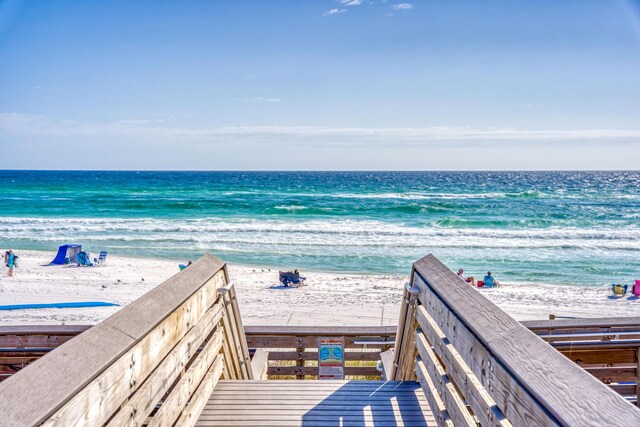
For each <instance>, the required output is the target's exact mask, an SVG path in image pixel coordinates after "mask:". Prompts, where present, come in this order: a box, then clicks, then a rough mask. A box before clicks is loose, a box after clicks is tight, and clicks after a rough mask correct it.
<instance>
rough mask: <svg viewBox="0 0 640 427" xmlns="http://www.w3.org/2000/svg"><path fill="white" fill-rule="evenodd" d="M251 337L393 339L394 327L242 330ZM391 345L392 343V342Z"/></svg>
mask: <svg viewBox="0 0 640 427" xmlns="http://www.w3.org/2000/svg"><path fill="white" fill-rule="evenodd" d="M244 330H245V333H246V335H247V337H251V336H294V337H298V336H316V337H334V336H335V337H338V336H342V337H367V336H370V337H376V338H377V337H393V336H395V334H396V326H338V325H336V326H331V327H327V326H253V325H248V326H245V328H244ZM392 343H393V342H392Z"/></svg>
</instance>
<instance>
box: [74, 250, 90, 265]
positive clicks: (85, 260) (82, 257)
mask: <svg viewBox="0 0 640 427" xmlns="http://www.w3.org/2000/svg"><path fill="white" fill-rule="evenodd" d="M76 261H78V266H82V267H93V263H92V262H91V260H89V255H87V253H86V252H79V253H78V254H77V255H76Z"/></svg>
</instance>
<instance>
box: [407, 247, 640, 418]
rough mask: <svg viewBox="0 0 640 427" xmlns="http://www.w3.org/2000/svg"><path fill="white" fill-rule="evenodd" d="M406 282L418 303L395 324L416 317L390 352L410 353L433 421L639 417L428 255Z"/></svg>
mask: <svg viewBox="0 0 640 427" xmlns="http://www.w3.org/2000/svg"><path fill="white" fill-rule="evenodd" d="M411 286H412V287H414V288H418V289H419V297H418V303H417V304H418V305H417V307H416V308H415V310H413V319H408V318H407V317H408V316H410V315H411V310H401V313H404V315H405V317H401V318H400V320H399V324H404V325H413V324H415V323H417V324H418V327H417V329H414V330H415V337H414V341H415V346H411V345H406V344H403V343H401V347H400V348H396V352H400V353H401V354H399V355H397V360H411V361H413V363H414V366H412V368H413V370H414V371H415V373H416V374H417V376H418V379H419V381H420V383H421V385H422V387H423V390H424V392H425V394H426V395H427V398H428V400H429V402H430V404H431V406H432V408H433V409H434V414H436V415H437V416H436V419H437V420H438V423H439V425H449V424H453V425H456V426H458V425H468V426H472V425H475V423H476V422H480V424H482V425H483V426H485V425H502V426H507V425H514V426H529V425H545V426H546V425H564V426H579V425H640V410H638V409H637V408H636V407H634V406H633V405H631V404H629V403H628V402H626V401H625V400H624V399H623V398H622V397H621V396H620V395H618V394H616V393H615V392H614V391H612V390H610V389H609V388H608V387H607V386H606V385H604V384H603V383H602V382H600V381H598V380H597V379H595V378H594V377H593V376H591V375H590V374H589V373H587V372H586V371H585V370H583V369H581V368H580V367H578V366H577V365H576V364H575V363H573V362H571V360H569V359H568V358H566V357H564V356H563V355H561V354H560V353H559V352H557V351H556V350H554V349H553V348H552V347H551V346H549V345H548V344H547V343H545V342H544V341H543V340H542V339H540V338H538V337H537V336H536V335H535V334H534V333H533V332H531V331H529V330H528V329H527V328H525V327H524V326H523V325H522V324H520V323H518V322H516V321H515V320H514V319H512V318H511V317H509V316H508V315H507V314H506V313H504V312H503V311H502V310H500V309H499V308H498V307H497V306H495V305H494V304H493V303H492V302H490V301H489V300H488V299H487V298H486V297H484V296H483V295H482V294H481V293H480V292H477V291H476V290H475V289H473V288H471V287H470V286H468V284H466V283H464V281H462V280H460V278H458V277H457V276H456V275H455V273H453V272H452V271H450V270H449V269H448V268H447V267H445V266H444V265H443V264H442V263H441V262H440V261H438V260H437V259H436V258H435V257H434V256H432V255H429V256H427V257H425V258H423V259H421V260H419V261H417V262H416V263H415V264H414V267H413V272H412V282H411ZM553 322H557V321H553ZM561 322H565V321H564V320H563V321H561ZM584 324H585V325H588V324H589V322H584ZM565 325H566V323H565ZM590 325H591V326H593V324H590ZM627 325H628V323H627ZM542 326H543V328H544V329H546V330H548V329H549V327H550V325H548V324H547V325H542ZM398 335H400V333H398ZM403 335H404V336H406V333H404V334H403ZM416 353H417V356H416V357H415V358H414V357H413V355H414V354H416ZM399 373H400V374H401V375H405V378H406V379H409V378H408V377H406V375H407V373H406V370H404V372H403V371H400V372H399ZM396 378H397V377H396ZM615 387H617V388H618V389H620V390H624V391H625V392H627V391H629V390H631V389H632V388H633V387H634V386H633V385H632V386H626V387H622V386H615Z"/></svg>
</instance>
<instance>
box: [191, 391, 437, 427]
mask: <svg viewBox="0 0 640 427" xmlns="http://www.w3.org/2000/svg"><path fill="white" fill-rule="evenodd" d="M288 388H294V389H295V390H296V392H297V393H296V394H295V395H294V394H291V393H288V394H283V390H284V391H285V393H286V390H287V389H288ZM381 390H383V392H382V391H381ZM395 390H398V391H399V392H398V391H395ZM353 392H357V395H352V396H353V398H350V397H349V396H350V394H351V393H353ZM225 396H226V397H225ZM229 423H230V424H231V425H278V426H291V425H297V426H309V425H311V426H313V425H322V426H337V425H341V423H343V424H344V425H358V426H360V425H405V426H424V425H427V426H430V427H432V426H435V425H436V424H435V422H434V419H433V416H432V414H431V412H430V410H429V407H428V405H427V403H426V399H425V398H424V395H423V392H422V390H421V389H420V387H419V385H418V384H416V383H410V382H405V383H397V382H381V381H371V382H369V381H296V380H285V381H220V382H219V383H218V384H217V386H216V388H215V389H214V391H213V393H212V395H211V397H210V398H209V401H208V402H207V404H206V406H205V407H204V409H203V410H202V412H201V415H200V418H199V420H198V423H197V424H196V425H198V426H204V425H207V426H213V425H227V424H229Z"/></svg>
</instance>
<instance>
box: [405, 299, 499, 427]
mask: <svg viewBox="0 0 640 427" xmlns="http://www.w3.org/2000/svg"><path fill="white" fill-rule="evenodd" d="M416 320H417V321H418V325H420V328H421V329H422V333H424V335H425V338H426V339H427V341H428V343H429V344H430V345H431V346H432V347H433V348H434V350H435V351H436V352H437V354H438V357H439V359H440V361H441V362H442V363H443V364H444V366H445V369H446V372H447V374H448V375H450V377H451V379H452V380H453V382H454V383H455V384H456V386H457V388H458V390H460V392H461V394H462V397H463V398H464V399H465V400H466V402H467V404H468V405H469V406H470V407H471V409H472V411H473V412H474V414H475V415H476V416H477V417H478V419H479V420H480V423H481V424H482V425H483V426H485V427H488V426H502V427H508V426H511V423H510V422H509V421H508V420H507V419H506V418H505V416H504V414H503V413H502V411H500V409H499V408H498V407H497V405H496V403H495V401H494V400H493V398H492V397H491V395H490V394H489V392H488V391H487V390H486V389H485V388H484V386H483V385H482V383H481V382H480V380H478V377H476V375H475V374H474V373H473V371H472V370H471V369H470V368H469V366H468V365H467V364H466V363H465V361H464V359H463V358H462V356H460V353H458V350H456V348H455V347H454V345H453V344H452V343H451V342H450V341H449V340H448V339H447V338H446V336H445V334H444V333H443V332H442V331H441V330H440V328H439V327H438V325H436V324H435V322H434V320H433V319H432V318H431V316H429V314H428V313H427V311H426V310H425V308H424V307H423V306H418V308H417V309H416ZM423 359H425V358H424V357H423Z"/></svg>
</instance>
